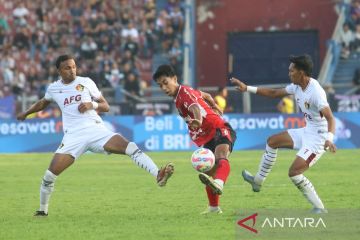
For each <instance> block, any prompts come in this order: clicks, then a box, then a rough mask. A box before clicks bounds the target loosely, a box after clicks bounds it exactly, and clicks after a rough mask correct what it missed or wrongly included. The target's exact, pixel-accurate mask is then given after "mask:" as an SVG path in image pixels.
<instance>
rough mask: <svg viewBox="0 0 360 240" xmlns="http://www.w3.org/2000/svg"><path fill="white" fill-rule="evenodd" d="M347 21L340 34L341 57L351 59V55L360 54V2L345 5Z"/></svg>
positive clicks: (358, 0)
mask: <svg viewBox="0 0 360 240" xmlns="http://www.w3.org/2000/svg"><path fill="white" fill-rule="evenodd" d="M344 6H345V14H346V19H345V23H344V24H343V28H342V31H341V34H340V43H341V45H342V50H341V57H342V58H343V59H347V58H349V56H350V55H351V53H356V52H360V0H352V1H351V2H350V4H345V5H344Z"/></svg>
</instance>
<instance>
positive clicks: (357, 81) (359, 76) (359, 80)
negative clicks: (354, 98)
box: [353, 67, 360, 94]
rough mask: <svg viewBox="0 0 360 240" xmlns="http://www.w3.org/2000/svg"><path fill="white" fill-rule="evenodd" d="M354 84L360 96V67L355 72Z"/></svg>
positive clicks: (356, 92)
mask: <svg viewBox="0 0 360 240" xmlns="http://www.w3.org/2000/svg"><path fill="white" fill-rule="evenodd" d="M353 83H354V86H355V87H356V91H355V94H360V67H359V68H357V69H356V70H355V73H354V77H353Z"/></svg>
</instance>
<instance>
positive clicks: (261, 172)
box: [231, 55, 336, 213]
mask: <svg viewBox="0 0 360 240" xmlns="http://www.w3.org/2000/svg"><path fill="white" fill-rule="evenodd" d="M312 68H313V63H312V60H311V57H310V56H309V55H302V56H291V57H290V66H289V77H290V80H291V82H292V83H291V84H290V85H288V86H286V87H285V88H281V89H270V88H262V87H253V86H247V85H246V84H245V83H243V82H241V81H240V80H238V79H236V78H232V79H231V82H232V83H233V84H234V85H236V88H237V89H238V90H239V91H241V92H245V91H247V92H251V93H254V94H258V95H261V96H266V97H272V98H282V97H284V96H287V95H294V97H295V100H296V103H297V104H298V106H299V108H300V110H301V112H303V114H304V117H305V120H306V127H304V128H299V129H289V130H287V131H284V132H281V133H279V134H275V135H272V136H271V137H269V138H268V139H267V144H266V150H265V152H264V154H263V156H262V159H261V162H260V165H259V169H258V172H257V173H256V174H255V176H253V175H252V174H251V173H250V172H248V171H246V170H244V171H243V172H242V175H243V178H244V180H245V181H247V182H248V183H250V184H251V185H252V189H253V191H254V192H259V191H260V188H261V185H262V184H263V182H264V180H265V178H266V177H267V176H268V174H269V173H270V171H271V168H272V167H273V166H274V164H275V161H276V156H277V150H278V148H294V149H299V151H298V152H297V154H296V158H295V160H294V162H293V163H292V165H291V167H290V169H289V173H288V174H289V177H290V179H291V180H292V182H293V183H294V184H295V186H296V187H297V188H298V189H299V190H300V191H301V192H302V193H303V194H304V196H305V198H306V199H307V200H308V201H309V202H310V203H311V204H312V206H313V210H312V211H313V212H314V213H324V212H327V210H326V209H325V208H324V204H323V203H322V201H321V199H320V198H319V196H318V194H317V193H316V191H315V188H314V186H313V185H312V183H311V182H310V181H309V179H307V178H306V177H305V176H304V175H303V173H304V172H305V171H306V170H307V169H309V168H310V167H311V166H313V165H314V164H315V163H316V161H317V160H318V159H319V158H320V157H321V155H322V154H323V153H324V152H325V150H329V151H330V152H334V153H335V151H336V146H335V145H334V143H333V139H334V131H335V120H334V117H333V114H332V111H331V109H330V107H329V104H328V102H327V100H326V94H325V91H324V89H323V88H322V87H321V86H320V84H319V83H318V81H316V80H315V79H313V78H311V77H310V76H311V72H312Z"/></svg>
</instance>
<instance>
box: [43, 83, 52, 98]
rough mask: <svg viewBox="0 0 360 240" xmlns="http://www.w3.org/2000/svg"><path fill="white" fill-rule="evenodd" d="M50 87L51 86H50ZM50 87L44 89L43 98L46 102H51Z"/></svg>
mask: <svg viewBox="0 0 360 240" xmlns="http://www.w3.org/2000/svg"><path fill="white" fill-rule="evenodd" d="M50 86H51V85H50ZM50 86H49V87H48V88H47V89H46V92H45V96H44V98H45V99H46V100H47V101H53V98H52V96H51V92H50V91H49V90H50Z"/></svg>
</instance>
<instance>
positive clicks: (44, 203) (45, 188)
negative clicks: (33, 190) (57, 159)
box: [34, 170, 57, 217]
mask: <svg viewBox="0 0 360 240" xmlns="http://www.w3.org/2000/svg"><path fill="white" fill-rule="evenodd" d="M56 177H57V176H56V175H55V174H53V173H52V172H50V171H49V170H46V172H45V175H44V177H43V180H42V182H41V185H40V208H39V210H38V211H36V212H35V214H34V216H36V217H46V216H47V215H48V208H49V200H50V195H51V193H52V192H53V191H54V185H55V180H56Z"/></svg>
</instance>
